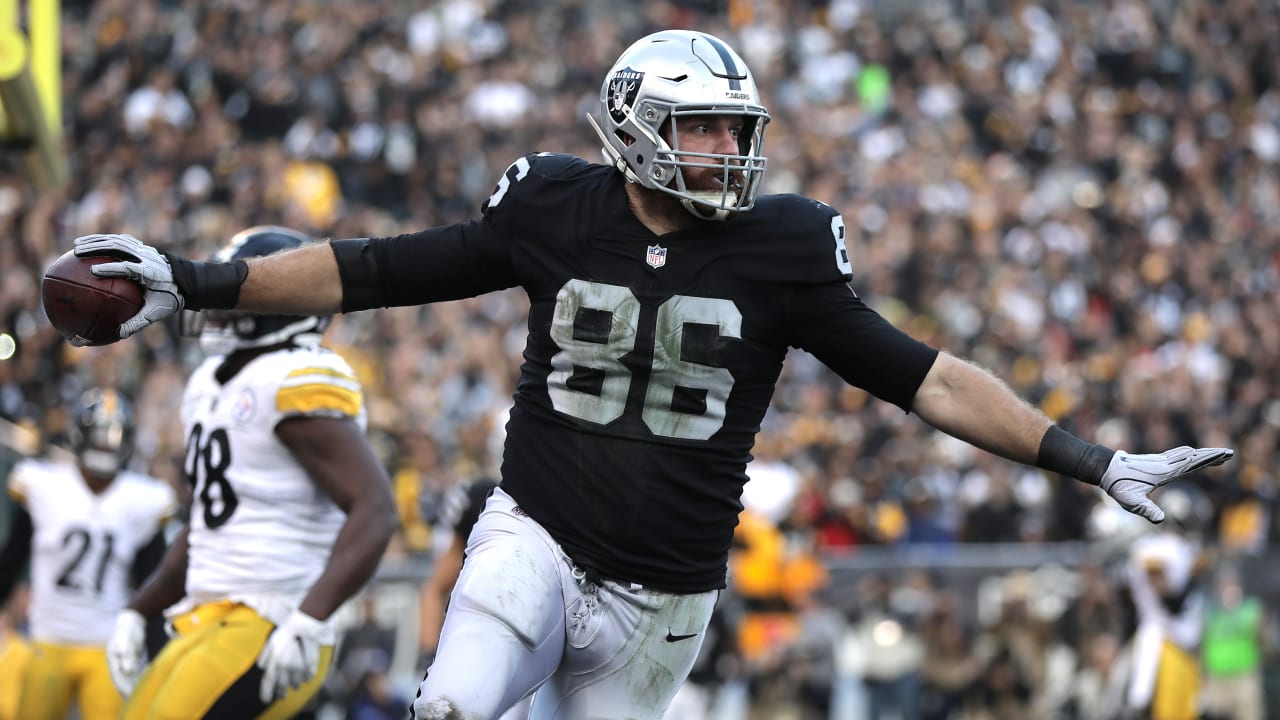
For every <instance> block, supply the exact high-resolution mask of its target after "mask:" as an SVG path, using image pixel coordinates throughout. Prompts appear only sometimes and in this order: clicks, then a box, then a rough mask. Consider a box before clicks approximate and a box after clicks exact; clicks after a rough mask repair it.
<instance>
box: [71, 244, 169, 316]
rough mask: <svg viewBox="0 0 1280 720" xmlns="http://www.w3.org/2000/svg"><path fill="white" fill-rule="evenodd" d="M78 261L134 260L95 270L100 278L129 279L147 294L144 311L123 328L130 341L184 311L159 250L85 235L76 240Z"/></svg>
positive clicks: (165, 261) (108, 264) (104, 265)
mask: <svg viewBox="0 0 1280 720" xmlns="http://www.w3.org/2000/svg"><path fill="white" fill-rule="evenodd" d="M75 253H76V256H77V257H84V256H86V255H112V254H115V255H125V256H127V257H130V258H133V260H120V261H117V262H110V263H102V264H100V265H94V266H93V270H92V272H93V274H94V275H97V276H98V277H120V278H128V279H130V280H133V281H134V282H137V283H140V284H141V285H142V287H143V289H144V290H145V292H144V294H143V299H142V309H141V310H139V311H138V314H137V315H134V316H133V317H131V318H129V319H128V320H125V321H124V322H123V323H121V325H120V337H121V338H127V337H129V336H130V335H132V334H134V333H136V332H138V331H139V330H141V329H142V328H144V327H146V326H148V325H150V324H151V323H153V322H156V321H157V320H163V319H165V318H167V317H169V316H170V315H173V314H174V313H176V312H178V311H180V310H182V306H183V305H184V304H185V303H184V301H183V298H182V293H181V292H179V291H178V285H177V284H176V283H175V282H174V281H173V269H172V268H170V267H169V261H168V260H166V259H165V257H164V256H163V255H161V254H160V251H159V250H156V249H155V248H153V247H151V246H150V245H145V244H143V242H142V241H141V240H138V239H137V238H135V237H133V236H132V235H123V234H120V235H85V236H83V237H78V238H76V240H75Z"/></svg>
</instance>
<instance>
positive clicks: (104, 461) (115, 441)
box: [69, 388, 135, 478]
mask: <svg viewBox="0 0 1280 720" xmlns="http://www.w3.org/2000/svg"><path fill="white" fill-rule="evenodd" d="M69 429H70V439H71V447H72V450H73V451H74V452H75V454H76V459H77V461H78V462H79V465H80V467H81V468H83V469H84V470H85V471H86V472H87V473H90V474H92V475H95V476H98V477H103V478H111V477H114V476H115V475H116V474H117V473H119V472H120V471H121V470H123V469H124V467H125V465H126V464H127V463H128V462H129V457H130V456H131V455H132V454H133V442H134V429H135V426H134V419H133V406H132V405H131V404H130V403H129V401H128V400H127V399H126V398H125V397H124V396H123V395H121V394H120V393H118V392H116V391H115V390H111V389H99V388H94V389H92V390H88V391H86V392H85V393H84V394H83V395H82V396H81V397H80V403H79V406H78V407H77V408H76V415H75V417H74V418H73V422H72V423H71V425H70V428H69Z"/></svg>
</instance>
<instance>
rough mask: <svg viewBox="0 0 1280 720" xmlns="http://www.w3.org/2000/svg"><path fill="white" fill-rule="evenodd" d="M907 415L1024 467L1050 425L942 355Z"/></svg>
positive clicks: (1008, 392)
mask: <svg viewBox="0 0 1280 720" xmlns="http://www.w3.org/2000/svg"><path fill="white" fill-rule="evenodd" d="M911 411H912V412H914V413H915V414H916V415H919V416H920V419H921V420H924V421H925V422H927V423H929V424H930V425H932V426H933V427H935V428H937V429H939V430H941V431H943V432H945V433H947V434H948V435H951V436H953V437H957V438H959V439H961V440H964V441H965V442H968V443H970V444H972V445H975V446H977V447H980V448H982V449H983V450H986V451H988V452H992V453H995V454H996V455H999V456H1001V457H1005V458H1008V459H1010V460H1016V461H1017V462H1020V463H1024V464H1026V465H1034V464H1035V462H1036V456H1037V454H1038V453H1039V452H1040V441H1041V440H1042V439H1043V438H1044V434H1045V432H1046V431H1047V430H1048V429H1049V426H1050V425H1052V424H1053V423H1052V422H1051V421H1050V420H1049V418H1047V417H1045V415H1044V413H1042V412H1040V411H1039V410H1037V409H1036V408H1034V407H1032V406H1031V405H1030V404H1028V403H1027V402H1026V401H1024V400H1023V399H1022V398H1020V397H1018V396H1017V395H1016V394H1015V393H1014V392H1013V390H1012V389H1010V388H1009V386H1008V385H1006V384H1004V383H1003V382H1002V381H1000V380H999V379H998V378H996V377H995V376H994V375H992V374H991V373H989V372H987V371H986V370H983V369H982V368H980V367H978V366H977V365H974V364H972V363H968V362H965V361H964V360H960V359H958V358H956V357H954V356H952V355H948V354H947V353H945V352H942V353H938V358H937V360H935V361H934V363H933V368H932V369H930V370H929V374H928V375H926V376H925V378H924V382H923V383H921V385H920V389H919V390H917V391H916V397H915V401H914V402H913V403H912V406H911ZM1104 467H1105V464H1104Z"/></svg>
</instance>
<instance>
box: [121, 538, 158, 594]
mask: <svg viewBox="0 0 1280 720" xmlns="http://www.w3.org/2000/svg"><path fill="white" fill-rule="evenodd" d="M165 549H166V545H165V542H164V528H160V529H159V530H157V531H156V534H155V535H153V536H152V537H151V540H150V541H148V542H147V544H146V545H143V546H142V547H140V548H138V552H137V553H135V554H134V556H133V564H131V565H130V566H129V587H133V588H137V587H141V586H142V583H143V582H145V581H146V579H147V578H149V577H151V573H153V572H155V570H156V568H158V567H160V561H161V560H163V559H164V552H165Z"/></svg>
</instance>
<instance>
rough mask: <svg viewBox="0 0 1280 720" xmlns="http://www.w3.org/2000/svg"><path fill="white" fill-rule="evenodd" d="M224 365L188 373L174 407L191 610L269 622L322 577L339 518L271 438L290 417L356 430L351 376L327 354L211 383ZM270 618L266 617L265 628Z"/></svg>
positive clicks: (357, 410) (279, 360) (258, 364)
mask: <svg viewBox="0 0 1280 720" xmlns="http://www.w3.org/2000/svg"><path fill="white" fill-rule="evenodd" d="M223 360H224V358H222V357H211V358H209V359H207V360H206V361H205V362H204V363H202V364H201V365H200V366H199V367H198V368H196V370H195V372H193V373H192V375H191V377H190V379H189V380H188V382H187V387H186V391H185V392H184V394H183V399H182V422H183V428H184V430H185V432H186V437H187V447H186V457H185V460H184V474H185V475H186V477H187V480H188V482H190V483H191V486H192V508H191V524H190V530H189V535H188V541H189V543H190V550H189V554H188V564H187V581H186V590H187V596H188V599H189V601H192V602H196V603H199V602H204V601H208V600H212V599H221V598H229V599H233V600H238V601H241V602H245V604H247V605H250V606H251V607H254V608H255V609H257V610H259V611H260V612H262V613H264V614H265V615H267V616H268V617H271V616H273V615H275V614H276V613H277V612H280V611H281V610H280V606H279V605H277V604H274V603H273V604H272V605H271V606H266V607H264V606H263V603H262V602H258V601H255V598H261V597H263V596H269V597H273V598H276V599H279V600H286V601H288V602H289V603H290V604H294V605H296V603H297V602H299V601H300V600H301V598H302V596H303V595H304V594H305V593H306V590H307V589H308V588H309V587H310V586H311V585H312V584H313V583H314V582H315V580H316V578H318V577H319V576H320V574H321V572H322V571H323V569H324V565H325V563H326V561H327V559H328V557H329V552H330V549H331V548H332V546H333V541H334V538H335V537H336V536H337V534H338V530H339V529H340V528H341V527H342V523H343V522H344V520H345V515H344V513H343V512H342V511H341V509H339V508H338V507H337V506H336V505H335V504H334V503H333V501H332V500H330V499H329V497H328V495H326V494H325V493H324V492H323V491H322V490H321V489H320V488H319V487H317V486H316V484H315V483H314V482H313V481H312V480H311V478H310V476H309V475H308V474H307V473H306V471H305V470H304V468H303V467H302V466H301V465H300V464H299V463H298V462H297V461H296V460H295V459H294V457H293V454H292V452H291V451H290V450H289V448H288V447H286V446H285V445H284V444H283V443H281V442H280V440H279V439H278V437H277V436H276V434H275V428H276V425H277V424H279V423H280V422H281V421H283V420H286V419H288V418H292V417H302V416H324V417H339V418H341V417H350V418H352V419H354V420H355V421H356V422H357V423H358V424H359V425H360V427H361V429H363V428H364V427H365V411H364V398H363V394H362V392H361V388H360V384H359V382H358V381H357V379H356V377H355V373H354V372H353V371H352V370H351V368H350V366H348V365H347V363H346V361H345V360H343V359H342V357H341V356H339V355H338V354H337V353H334V352H333V351H331V350H328V349H325V348H290V349H285V350H278V351H275V352H270V353H266V354H263V355H260V356H258V357H256V358H254V359H253V360H251V361H249V363H248V364H246V365H245V366H244V367H243V368H241V369H240V371H239V372H237V373H236V374H235V375H234V376H233V377H231V378H230V379H228V380H227V381H226V382H225V383H220V382H219V379H218V377H217V376H216V372H217V369H218V367H219V366H220V365H221V364H222V362H223ZM273 619H274V618H273Z"/></svg>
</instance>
